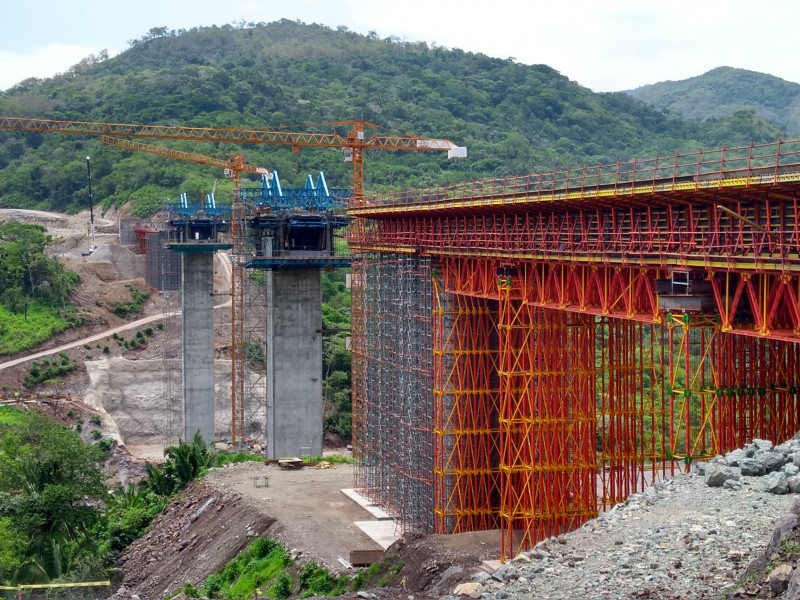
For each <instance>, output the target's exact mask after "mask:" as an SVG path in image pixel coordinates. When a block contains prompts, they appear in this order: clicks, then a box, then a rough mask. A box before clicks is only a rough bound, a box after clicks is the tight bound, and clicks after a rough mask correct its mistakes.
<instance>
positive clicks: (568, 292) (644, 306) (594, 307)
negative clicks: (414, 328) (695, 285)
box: [440, 256, 666, 323]
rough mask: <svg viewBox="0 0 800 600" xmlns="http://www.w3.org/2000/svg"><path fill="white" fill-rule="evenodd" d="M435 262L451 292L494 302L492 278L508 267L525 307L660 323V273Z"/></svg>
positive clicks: (448, 260)
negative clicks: (516, 278)
mask: <svg viewBox="0 0 800 600" xmlns="http://www.w3.org/2000/svg"><path fill="white" fill-rule="evenodd" d="M440 264H441V265H442V279H443V282H444V287H445V289H447V290H448V291H452V292H455V293H460V294H468V295H471V296H478V297H482V298H492V299H499V297H500V292H499V288H498V285H497V275H496V274H497V273H498V271H501V270H502V269H503V268H504V266H505V265H509V264H513V265H515V266H516V268H518V269H519V271H520V276H521V277H522V278H523V280H524V294H525V302H526V303H528V304H530V305H533V306H538V307H541V308H552V309H556V310H561V311H568V312H573V313H580V314H590V315H597V316H598V317H618V318H621V319H627V320H633V321H641V322H644V323H660V322H661V320H662V315H661V313H660V312H659V310H658V299H657V297H656V293H655V280H656V279H658V278H665V277H666V273H665V272H664V271H662V270H660V269H642V268H639V267H618V266H613V265H591V266H590V265H566V264H558V263H548V262H544V261H527V260H525V261H509V260H501V259H496V258H494V259H493V258H477V257H453V256H446V257H442V258H440Z"/></svg>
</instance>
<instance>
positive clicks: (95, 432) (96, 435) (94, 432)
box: [92, 429, 103, 440]
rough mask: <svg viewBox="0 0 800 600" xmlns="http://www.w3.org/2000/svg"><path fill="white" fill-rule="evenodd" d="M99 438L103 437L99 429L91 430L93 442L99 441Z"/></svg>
mask: <svg viewBox="0 0 800 600" xmlns="http://www.w3.org/2000/svg"><path fill="white" fill-rule="evenodd" d="M101 437H103V432H102V431H100V430H99V429H92V439H93V440H99V439H100V438H101Z"/></svg>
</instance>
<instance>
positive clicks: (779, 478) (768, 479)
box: [761, 471, 789, 494]
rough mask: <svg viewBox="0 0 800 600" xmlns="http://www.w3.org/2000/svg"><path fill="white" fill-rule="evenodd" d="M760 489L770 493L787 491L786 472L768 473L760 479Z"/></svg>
mask: <svg viewBox="0 0 800 600" xmlns="http://www.w3.org/2000/svg"><path fill="white" fill-rule="evenodd" d="M761 489H762V490H764V491H765V492H769V493H770V494H787V493H789V482H788V480H787V478H786V473H781V472H780V471H776V472H773V473H768V474H767V475H766V476H765V477H764V478H763V479H762V480H761Z"/></svg>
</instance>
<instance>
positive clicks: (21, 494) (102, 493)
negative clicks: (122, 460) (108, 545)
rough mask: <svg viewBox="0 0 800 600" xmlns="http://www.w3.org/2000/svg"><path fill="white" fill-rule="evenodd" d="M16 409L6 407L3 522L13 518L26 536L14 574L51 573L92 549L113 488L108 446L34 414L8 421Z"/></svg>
mask: <svg viewBox="0 0 800 600" xmlns="http://www.w3.org/2000/svg"><path fill="white" fill-rule="evenodd" d="M10 410H13V409H0V490H2V491H0V528H1V527H2V523H4V522H6V523H7V522H10V523H11V524H12V526H11V531H12V534H14V535H16V536H17V537H21V538H22V539H24V540H25V551H24V553H23V557H24V559H23V560H21V561H19V564H18V565H17V567H16V571H17V575H16V579H20V578H23V579H26V580H36V581H42V580H49V579H52V578H56V577H60V576H62V575H63V574H64V573H66V572H68V571H69V570H70V569H71V568H72V567H74V566H75V565H76V564H77V563H78V562H79V561H80V560H81V559H82V558H83V557H85V556H88V555H90V554H91V553H92V550H93V548H94V543H93V541H92V536H91V535H90V529H91V528H92V526H93V525H94V524H95V523H96V522H97V521H98V520H99V519H100V517H101V511H100V509H99V508H98V506H99V504H98V503H99V502H100V501H102V500H105V497H106V495H107V492H106V488H105V486H104V485H103V474H102V472H101V470H100V465H101V464H102V459H103V453H102V450H101V449H100V448H99V447H98V446H90V445H86V444H84V443H83V441H82V440H81V438H80V436H79V435H78V434H77V433H75V432H74V431H72V430H70V429H68V428H66V427H64V426H62V425H57V424H55V423H53V422H52V421H50V420H49V419H46V418H45V417H42V416H41V415H38V414H35V413H23V416H22V417H19V418H15V420H14V422H13V424H10V425H9V424H5V423H6V421H8V419H3V418H2V417H6V416H7V415H8V414H9V412H8V411H10ZM18 412H19V411H18ZM12 543H13V542H12ZM3 548H4V547H3V546H2V545H0V560H2V556H3ZM13 548H17V547H16V546H13ZM0 568H2V563H0Z"/></svg>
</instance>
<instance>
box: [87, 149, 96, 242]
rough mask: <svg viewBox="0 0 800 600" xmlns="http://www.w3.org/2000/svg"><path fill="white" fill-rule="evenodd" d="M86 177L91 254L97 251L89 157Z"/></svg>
mask: <svg viewBox="0 0 800 600" xmlns="http://www.w3.org/2000/svg"><path fill="white" fill-rule="evenodd" d="M86 175H87V176H88V178H89V254H91V253H92V252H94V251H95V250H97V246H96V245H95V243H94V242H95V240H94V201H93V198H92V165H91V160H90V159H89V157H88V156H87V157H86Z"/></svg>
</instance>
